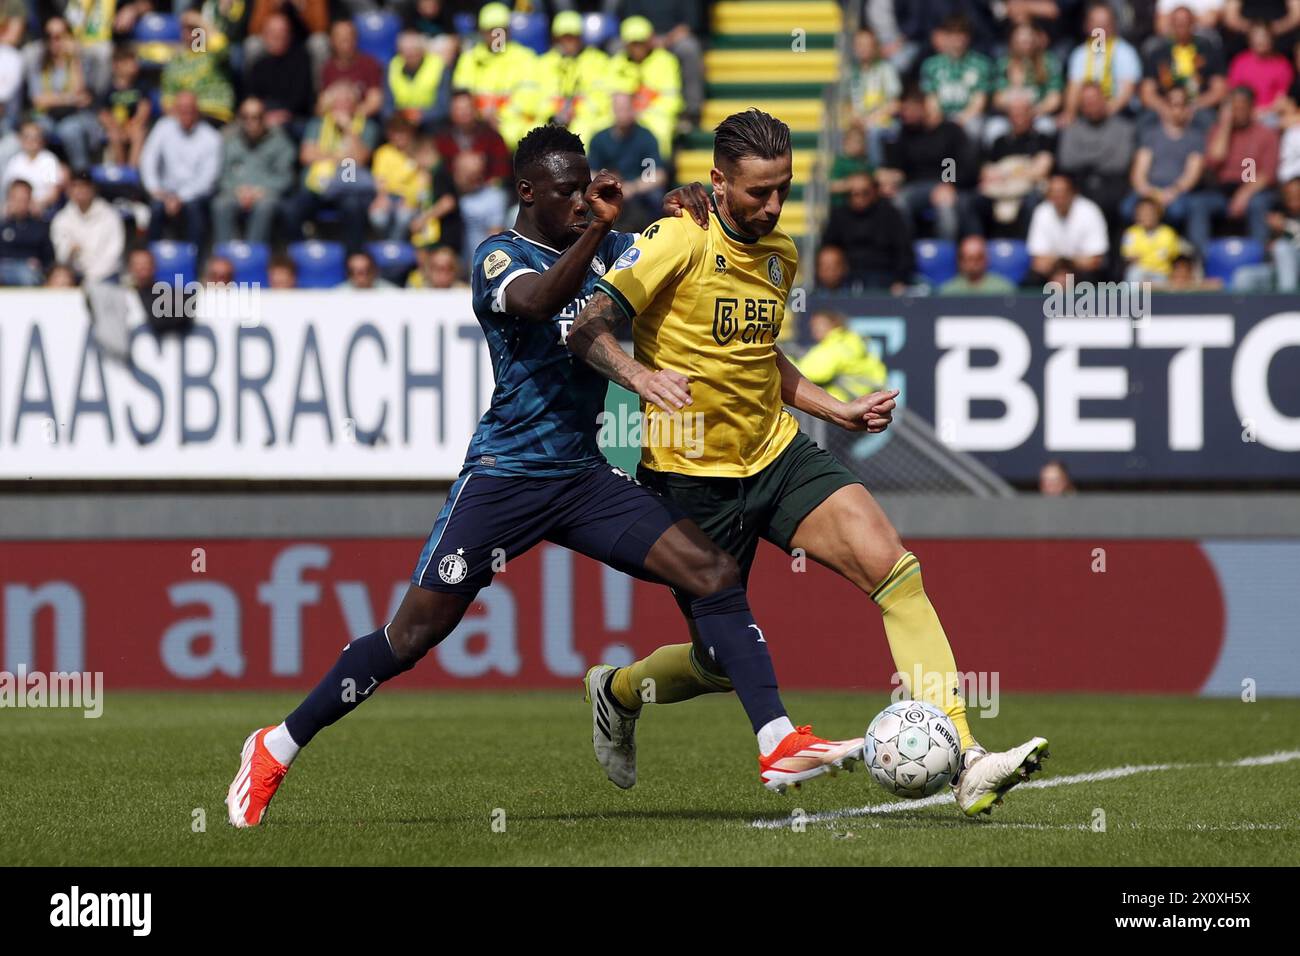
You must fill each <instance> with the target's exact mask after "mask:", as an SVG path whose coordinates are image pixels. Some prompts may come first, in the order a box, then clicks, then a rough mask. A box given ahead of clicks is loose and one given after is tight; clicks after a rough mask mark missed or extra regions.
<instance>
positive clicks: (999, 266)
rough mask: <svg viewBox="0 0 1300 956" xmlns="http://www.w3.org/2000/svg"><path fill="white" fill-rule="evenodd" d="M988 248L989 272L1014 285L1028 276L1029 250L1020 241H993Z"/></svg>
mask: <svg viewBox="0 0 1300 956" xmlns="http://www.w3.org/2000/svg"><path fill="white" fill-rule="evenodd" d="M988 247H989V272H996V273H997V274H998V275H1000V276H1003V277H1004V278H1006V279H1008V280H1010V281H1011V282H1013V283H1015V284H1016V285H1020V283H1022V282H1024V281H1025V276H1027V275H1029V249H1028V248H1026V246H1025V243H1024V242H1023V241H1022V240H1020V239H994V240H993V241H992V242H990V243H989V244H988Z"/></svg>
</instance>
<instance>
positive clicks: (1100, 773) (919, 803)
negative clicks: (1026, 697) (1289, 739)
mask: <svg viewBox="0 0 1300 956" xmlns="http://www.w3.org/2000/svg"><path fill="white" fill-rule="evenodd" d="M1293 760H1300V750H1279V751H1277V752H1276V753H1271V754H1263V755H1261V756H1258V757H1243V758H1241V759H1240V760H1228V761H1219V762H1217V763H1152V764H1139V765H1136V766H1134V765H1130V766H1126V767H1110V768H1109V769H1106V770H1093V771H1091V772H1089V773H1075V774H1067V775H1066V776H1062V777H1043V778H1040V779H1037V780H1029V781H1027V782H1025V783H1022V784H1020V786H1018V787H1016V789H1017V790H1043V789H1046V788H1048V787H1067V786H1071V785H1073V784H1076V783H1097V782H1099V781H1103V780H1118V779H1120V778H1122V777H1132V776H1134V775H1135V774H1139V773H1155V772H1157V771H1160V770H1203V769H1205V768H1207V767H1265V766H1269V765H1270V764H1279V763H1290V762H1291V761H1293ZM952 802H953V795H952V794H951V793H936V794H935V795H934V796H932V797H922V798H921V799H920V800H895V801H891V802H889V803H873V804H869V805H868V806H865V807H850V808H848V809H846V810H827V811H825V812H824V813H810V814H808V815H806V816H804V817H802V818H801V821H802V822H803V823H825V822H828V821H830V820H842V819H844V818H846V817H867V816H874V815H876V814H880V813H899V812H900V811H903V810H918V809H921V808H922V807H937V806H940V805H942V804H945V803H952ZM791 819H792V818H791V817H788V816H785V817H777V818H775V819H767V820H755V821H754V822H753V823H751V824H750V826H752V827H755V828H757V829H759V830H778V829H784V828H785V827H788V826H789V825H790V821H791Z"/></svg>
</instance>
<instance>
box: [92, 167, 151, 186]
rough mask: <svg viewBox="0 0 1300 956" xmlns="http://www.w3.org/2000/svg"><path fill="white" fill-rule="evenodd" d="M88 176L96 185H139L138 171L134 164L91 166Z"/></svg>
mask: <svg viewBox="0 0 1300 956" xmlns="http://www.w3.org/2000/svg"><path fill="white" fill-rule="evenodd" d="M90 178H91V179H93V180H94V181H95V185H97V186H139V185H140V171H139V170H138V169H136V168H135V167H134V166H113V165H104V166H91V167H90Z"/></svg>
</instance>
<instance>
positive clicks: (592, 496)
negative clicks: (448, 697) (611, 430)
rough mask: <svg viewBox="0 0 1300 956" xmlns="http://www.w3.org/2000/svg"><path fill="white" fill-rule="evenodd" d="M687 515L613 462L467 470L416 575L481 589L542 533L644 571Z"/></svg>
mask: <svg viewBox="0 0 1300 956" xmlns="http://www.w3.org/2000/svg"><path fill="white" fill-rule="evenodd" d="M683 517H685V515H684V513H683V512H682V510H681V509H680V508H678V507H677V506H676V505H675V504H673V503H672V502H671V501H669V500H668V499H667V498H664V497H662V496H661V495H658V494H656V493H655V492H653V491H651V490H649V489H648V488H646V487H644V486H643V485H641V484H638V483H637V481H636V480H635V479H633V478H632V476H631V475H629V474H627V473H626V472H624V471H621V470H620V469H618V468H614V467H612V466H609V465H605V466H598V467H593V468H590V469H588V470H586V471H583V472H580V473H579V474H576V475H566V476H564V477H560V478H533V477H527V476H516V475H509V476H502V475H486V474H483V473H482V472H473V471H471V472H466V473H463V474H462V475H461V476H460V477H459V478H457V479H456V483H455V484H453V485H452V486H451V490H450V491H449V492H448V493H447V503H446V504H445V505H443V508H442V511H441V512H440V513H439V514H438V520H437V521H435V522H434V524H433V530H432V531H430V532H429V538H428V540H427V541H426V542H425V544H424V550H422V551H421V552H420V560H419V561H418V562H417V563H416V565H415V573H414V574H412V575H411V583H412V584H415V585H417V586H419V587H422V588H427V589H429V590H431V591H447V592H451V593H453V594H463V595H466V596H469V597H473V596H474V595H475V594H477V593H478V592H479V590H480V589H481V588H485V587H487V586H488V585H489V584H491V583H492V575H493V574H494V573H495V572H496V570H497V569H499V568H500V567H502V563H503V562H505V561H509V560H510V559H511V558H515V557H517V556H519V555H521V554H523V553H524V552H525V551H527V550H528V549H529V548H531V547H533V545H535V544H537V543H538V542H541V541H550V542H552V543H554V544H558V545H562V546H563V547H566V548H569V549H571V550H573V551H577V552H578V553H579V554H585V555H587V556H588V557H592V558H595V559H596V560H597V561H601V562H603V563H604V564H608V565H610V566H611V567H615V568H618V569H619V570H620V571H626V572H627V573H629V574H632V575H635V576H637V577H641V578H645V579H648V580H653V577H652V576H651V575H649V574H647V573H646V572H645V557H646V555H647V554H648V553H649V551H650V548H651V546H652V545H653V544H654V543H655V542H656V541H658V540H659V537H660V535H662V534H663V533H664V532H665V531H667V530H668V529H669V528H670V527H672V526H673V525H674V524H676V523H677V522H678V521H680V520H682V518H683Z"/></svg>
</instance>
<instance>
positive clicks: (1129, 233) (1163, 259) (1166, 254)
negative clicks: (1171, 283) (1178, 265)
mask: <svg viewBox="0 0 1300 956" xmlns="http://www.w3.org/2000/svg"><path fill="white" fill-rule="evenodd" d="M1122 248H1123V251H1124V258H1126V259H1131V260H1132V261H1133V262H1134V263H1136V264H1137V265H1138V266H1139V267H1140V268H1142V269H1146V270H1147V271H1148V272H1155V273H1158V274H1159V275H1165V276H1167V275H1169V273H1170V271H1171V270H1172V269H1173V266H1174V260H1175V259H1177V258H1178V254H1179V251H1180V250H1179V241H1178V233H1176V232H1174V230H1173V227H1172V226H1168V225H1166V224H1164V223H1161V224H1160V225H1158V226H1156V227H1155V229H1153V230H1151V231H1150V232H1147V231H1146V230H1145V229H1143V228H1142V227H1141V226H1138V225H1132V226H1129V227H1128V228H1127V229H1125V230H1124V241H1123V246H1122Z"/></svg>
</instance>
